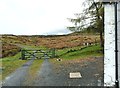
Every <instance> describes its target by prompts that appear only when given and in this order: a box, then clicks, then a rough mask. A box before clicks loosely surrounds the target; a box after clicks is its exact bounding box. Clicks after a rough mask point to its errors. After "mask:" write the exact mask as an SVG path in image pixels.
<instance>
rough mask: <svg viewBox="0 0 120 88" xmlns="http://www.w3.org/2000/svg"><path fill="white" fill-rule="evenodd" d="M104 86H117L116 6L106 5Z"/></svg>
mask: <svg viewBox="0 0 120 88" xmlns="http://www.w3.org/2000/svg"><path fill="white" fill-rule="evenodd" d="M104 7H105V10H104V11H105V13H104V15H105V19H104V25H105V32H104V33H105V44H104V53H105V54H104V86H114V85H115V51H114V50H115V13H114V4H105V6H104Z"/></svg>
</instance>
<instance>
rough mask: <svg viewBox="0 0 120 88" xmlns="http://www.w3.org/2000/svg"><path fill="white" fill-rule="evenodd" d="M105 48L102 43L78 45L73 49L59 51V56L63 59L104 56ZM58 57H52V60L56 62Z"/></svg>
mask: <svg viewBox="0 0 120 88" xmlns="http://www.w3.org/2000/svg"><path fill="white" fill-rule="evenodd" d="M102 51H103V48H101V47H100V45H91V46H88V47H81V48H80V47H76V48H72V49H69V48H68V49H63V50H61V51H58V52H56V53H58V56H57V58H61V59H62V61H66V60H73V59H83V58H88V57H102V56H103V53H102ZM57 58H54V59H51V60H50V61H51V62H55V61H56V60H55V59H57Z"/></svg>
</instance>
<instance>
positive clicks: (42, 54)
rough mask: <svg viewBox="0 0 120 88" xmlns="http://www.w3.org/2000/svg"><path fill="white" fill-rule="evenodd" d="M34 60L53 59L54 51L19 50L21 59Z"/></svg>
mask: <svg viewBox="0 0 120 88" xmlns="http://www.w3.org/2000/svg"><path fill="white" fill-rule="evenodd" d="M33 57H34V58H36V59H42V58H47V59H48V58H54V57H55V49H48V50H43V49H40V50H26V49H21V59H22V60H26V59H28V58H33Z"/></svg>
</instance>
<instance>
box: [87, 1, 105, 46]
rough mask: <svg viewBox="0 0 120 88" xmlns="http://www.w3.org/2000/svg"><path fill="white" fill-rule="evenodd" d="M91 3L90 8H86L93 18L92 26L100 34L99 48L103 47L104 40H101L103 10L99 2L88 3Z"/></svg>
mask: <svg viewBox="0 0 120 88" xmlns="http://www.w3.org/2000/svg"><path fill="white" fill-rule="evenodd" d="M89 2H90V3H91V5H90V7H89V8H88V10H89V13H90V14H91V15H92V17H93V20H94V21H93V22H94V24H93V25H94V26H96V28H97V30H98V32H99V34H100V45H101V47H103V46H104V39H103V30H104V8H103V4H102V3H101V2H95V1H94V0H90V1H89Z"/></svg>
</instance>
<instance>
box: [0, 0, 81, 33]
mask: <svg viewBox="0 0 120 88" xmlns="http://www.w3.org/2000/svg"><path fill="white" fill-rule="evenodd" d="M82 2H83V0H0V34H17V35H18V34H20V35H21V34H26V35H27V34H30V35H31V34H34V35H35V34H38V35H39V34H40V35H41V34H49V33H51V34H53V33H56V34H62V33H64V32H65V33H66V32H70V31H67V30H66V27H67V26H69V25H71V23H70V22H69V21H68V20H67V18H70V17H74V13H79V12H82ZM57 30H58V33H57ZM64 30H65V31H64ZM52 32H53V33H52Z"/></svg>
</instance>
